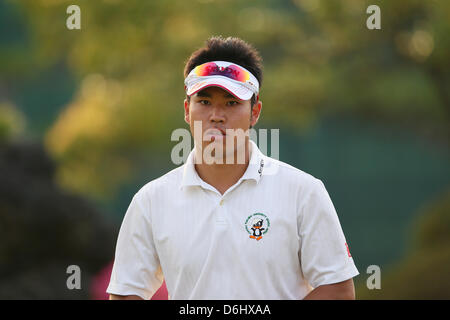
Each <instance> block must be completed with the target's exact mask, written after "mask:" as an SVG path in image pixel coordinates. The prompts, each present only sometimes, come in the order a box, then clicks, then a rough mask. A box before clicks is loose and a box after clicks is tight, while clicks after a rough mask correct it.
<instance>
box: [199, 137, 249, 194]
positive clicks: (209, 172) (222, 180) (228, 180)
mask: <svg viewBox="0 0 450 320" xmlns="http://www.w3.org/2000/svg"><path fill="white" fill-rule="evenodd" d="M249 147H250V145H249V142H248V140H247V141H246V142H245V147H244V148H245V162H244V163H242V164H240V163H233V164H226V161H225V158H224V159H223V163H222V164H220V163H213V164H207V163H205V161H202V162H201V163H195V170H196V171H197V174H198V175H199V177H200V178H201V179H202V180H203V181H205V182H206V183H208V184H210V185H211V186H213V187H214V188H216V189H217V191H219V192H220V194H224V193H225V192H226V191H227V190H228V189H229V188H230V187H231V186H233V185H234V184H235V183H236V182H238V181H239V179H240V178H241V177H242V176H243V175H244V173H245V171H246V170H247V167H248V164H249V162H250V151H249ZM237 153H238V151H235V154H234V159H238V157H237ZM195 156H196V158H197V159H199V158H198V157H202V152H201V150H199V149H198V148H197V147H196V148H195ZM202 159H203V158H202Z"/></svg>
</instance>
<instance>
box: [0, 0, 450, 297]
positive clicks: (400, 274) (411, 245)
mask: <svg viewBox="0 0 450 320" xmlns="http://www.w3.org/2000/svg"><path fill="white" fill-rule="evenodd" d="M71 4H77V5H79V7H80V9H81V30H68V29H67V27H66V19H67V18H68V17H69V14H67V13H66V9H67V7H68V6H69V5H71ZM371 4H376V5H378V6H379V7H380V9H381V30H369V29H368V28H367V27H366V20H367V18H368V17H369V14H367V13H366V8H367V7H368V6H369V5H371ZM449 21H450V2H449V1H439V0H434V1H433V0H429V1H422V0H395V1H392V0H389V1H388V0H384V1H383V0H371V1H362V0H257V1H256V0H247V1H237V0H222V1H214V0H193V1H182V0H180V1H168V0H152V1H138V0H127V1H121V0H103V1H88V0H84V1H75V0H71V1H60V0H28V1H26V0H23V1H18V0H0V235H1V240H2V241H1V242H0V298H2V299H11V298H18V299H34V298H38V299H48V298H56V299H72V298H82V299H89V298H98V295H96V294H95V289H93V287H94V283H96V281H97V282H98V276H99V273H100V272H101V271H102V270H104V268H105V267H106V266H107V265H108V264H109V263H110V262H111V261H112V259H113V255H114V247H115V241H116V237H117V232H118V229H119V226H120V222H121V220H122V218H123V215H124V214H125V211H126V209H127V207H128V205H129V203H130V201H131V198H132V196H133V195H134V193H136V192H137V190H138V189H139V188H140V187H141V186H142V185H144V184H145V183H147V182H148V181H150V180H152V179H154V178H157V177H159V176H161V175H162V174H164V173H165V172H167V171H169V170H171V169H172V168H174V167H175V165H174V164H172V162H171V160H170V151H171V149H172V147H173V146H174V145H175V144H176V143H177V142H172V141H171V140H170V135H171V132H172V131H173V130H174V129H176V128H186V129H187V128H188V127H187V125H186V124H185V123H184V120H183V99H184V90H183V68H184V63H185V62H186V60H187V58H188V57H189V55H190V54H191V53H192V52H193V51H194V50H196V49H197V48H199V47H201V46H203V45H204V42H205V40H206V39H207V38H208V37H210V36H213V35H222V36H224V37H227V36H237V37H241V38H243V39H244V40H246V41H248V42H250V43H251V44H253V45H254V46H255V47H256V48H257V49H258V50H259V51H260V53H261V55H262V57H263V60H264V68H265V69H264V81H263V84H262V91H261V96H260V97H261V100H262V101H263V111H262V116H261V118H260V121H259V123H258V125H257V126H256V129H259V128H267V129H270V128H279V129H280V157H279V158H280V160H282V161H284V162H287V163H289V164H291V165H294V166H296V167H298V168H299V169H301V170H303V171H306V172H308V173H310V174H312V175H314V176H315V177H317V178H319V179H321V180H322V181H323V182H324V183H325V186H326V187H327V190H328V192H329V194H330V196H331V198H332V200H333V202H334V205H335V207H336V209H337V212H338V215H339V218H340V221H341V224H342V227H343V230H344V233H345V235H346V238H347V241H348V243H349V246H350V250H351V252H352V256H353V257H354V260H355V263H356V265H357V267H358V269H359V271H360V275H359V276H358V277H356V278H355V284H356V294H357V298H360V299H450V188H449V186H450V166H449V163H450V162H449V160H450V152H449V145H450V140H449V138H450V130H449V129H450V127H449V122H450V121H449V120H450V37H449V36H448V35H449V34H450V24H449ZM269 155H270V154H269ZM71 264H76V265H79V266H80V268H81V270H82V290H68V289H67V287H66V279H67V277H68V274H66V268H67V266H68V265H71ZM370 265H378V266H380V268H381V289H380V290H376V289H374V290H369V289H368V288H367V286H366V280H367V279H368V277H369V276H370V274H368V273H367V272H366V270H367V268H368V266H370Z"/></svg>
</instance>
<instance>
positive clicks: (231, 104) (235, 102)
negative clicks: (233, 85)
mask: <svg viewBox="0 0 450 320" xmlns="http://www.w3.org/2000/svg"><path fill="white" fill-rule="evenodd" d="M227 104H228V105H229V106H235V105H237V104H239V102H238V101H228V102H227Z"/></svg>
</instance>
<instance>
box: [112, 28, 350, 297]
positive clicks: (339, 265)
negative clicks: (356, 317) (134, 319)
mask: <svg viewBox="0 0 450 320" xmlns="http://www.w3.org/2000/svg"><path fill="white" fill-rule="evenodd" d="M184 76H185V82H184V84H185V89H186V99H185V100H184V118H185V121H186V122H187V123H188V124H189V126H190V130H191V134H192V136H193V137H194V143H195V146H194V148H193V150H192V151H191V153H190V154H189V156H188V157H187V160H186V162H185V164H184V165H182V166H180V167H178V168H176V169H174V170H172V171H170V172H169V173H167V174H165V175H163V176H162V177H160V178H158V179H155V180H153V181H150V182H149V183H147V184H146V185H144V186H143V187H142V188H141V189H140V190H139V191H138V192H137V193H136V194H135V195H134V197H133V199H132V201H131V203H130V205H129V207H128V210H127V212H126V214H125V217H124V220H123V222H122V225H121V228H120V232H119V236H118V240H117V246H116V254H115V260H114V267H113V270H112V274H111V280H110V283H109V286H108V289H107V292H108V293H109V294H110V298H111V299H150V298H151V297H152V295H153V294H154V293H155V292H156V291H157V290H158V288H159V287H160V286H161V284H162V282H163V280H165V281H166V285H167V290H168V294H169V298H170V299H209V300H210V299H211V300H214V299H216V300H217V299H227V300H235V299H245V300H249V299H251V300H254V299H354V298H355V292H354V285H353V279H352V278H353V277H355V276H356V275H358V270H357V269H356V267H355V264H354V262H353V258H352V256H351V254H350V251H349V249H348V245H347V242H346V239H345V236H344V234H343V231H342V228H341V225H340V223H339V219H338V216H337V213H336V210H335V208H334V206H333V203H332V201H331V199H330V197H329V195H328V193H327V191H326V189H325V186H324V184H323V183H322V181H321V180H319V179H317V178H315V177H313V176H312V175H310V174H308V173H306V172H303V171H302V170H299V169H297V168H294V167H292V166H290V165H288V164H286V163H284V162H281V161H278V160H276V159H273V158H270V157H268V156H265V155H264V154H263V153H262V152H261V151H260V150H259V149H258V147H257V145H256V144H255V143H254V142H253V141H252V140H250V139H249V135H248V132H249V128H252V127H253V126H254V125H255V124H256V123H257V121H258V119H259V117H260V115H261V109H262V102H261V101H260V98H259V97H260V96H259V93H260V88H261V81H262V59H261V57H260V55H259V53H258V52H257V51H256V50H255V48H254V47H253V46H251V45H249V44H248V43H246V42H245V41H243V40H241V39H239V38H233V37H229V38H223V37H212V38H210V39H209V40H208V41H207V42H206V46H205V47H203V48H200V49H198V50H197V51H195V52H194V53H193V54H192V55H191V57H190V58H189V59H188V61H187V63H186V66H185V70H184ZM274 76H275V77H276V75H274ZM274 81H276V79H274ZM271 108H276V106H271Z"/></svg>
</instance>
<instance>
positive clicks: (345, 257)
mask: <svg viewBox="0 0 450 320" xmlns="http://www.w3.org/2000/svg"><path fill="white" fill-rule="evenodd" d="M314 179H315V178H314ZM298 222H299V226H298V230H299V239H300V242H301V243H300V252H299V258H300V264H301V268H302V272H303V276H304V277H305V279H306V280H307V281H308V282H309V283H310V284H311V285H312V286H313V287H314V288H316V287H318V286H321V285H325V284H332V283H337V282H341V281H345V280H348V279H350V278H353V277H355V276H357V275H358V274H359V272H358V270H357V268H356V266H355V264H354V262H353V258H352V257H351V254H350V251H349V250H348V245H347V242H346V240H345V236H344V233H343V231H342V228H341V225H340V223H339V219H338V216H337V213H336V210H335V208H334V206H333V203H332V201H331V199H330V196H329V195H328V192H327V190H326V189H325V186H324V184H323V183H322V181H321V180H319V179H315V180H314V181H313V183H312V185H311V189H310V191H309V193H308V194H307V196H306V197H305V200H304V202H303V205H302V209H301V212H300V216H299V220H298Z"/></svg>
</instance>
